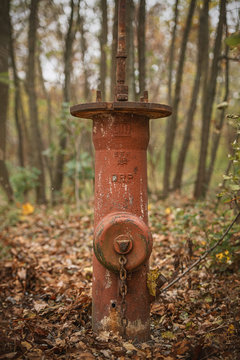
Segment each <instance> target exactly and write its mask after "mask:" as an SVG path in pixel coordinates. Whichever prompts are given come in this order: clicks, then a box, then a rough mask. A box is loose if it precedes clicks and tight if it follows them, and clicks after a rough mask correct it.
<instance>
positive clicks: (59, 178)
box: [53, 0, 80, 193]
mask: <svg viewBox="0 0 240 360" xmlns="http://www.w3.org/2000/svg"><path fill="white" fill-rule="evenodd" d="M79 6H80V0H78V5H77V14H78V11H79ZM70 7H71V13H70V16H69V21H68V31H67V34H66V38H65V51H64V85H63V110H64V108H66V105H68V104H69V102H70V85H71V73H72V61H71V60H72V54H73V41H74V38H75V34H76V24H75V22H74V21H75V20H74V15H75V11H76V6H75V3H74V0H70ZM64 115H65V116H66V112H65V113H64ZM66 146H67V128H66V126H65V123H64V122H63V123H62V124H61V128H60V138H59V151H58V154H57V159H56V167H55V173H54V180H53V188H54V192H57V193H58V192H60V191H61V189H62V184H63V167H64V157H65V156H64V155H65V154H64V152H65V149H66Z"/></svg>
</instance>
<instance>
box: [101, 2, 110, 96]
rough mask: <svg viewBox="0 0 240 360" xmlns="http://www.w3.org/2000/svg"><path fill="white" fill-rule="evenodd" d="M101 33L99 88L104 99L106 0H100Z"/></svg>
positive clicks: (106, 34)
mask: <svg viewBox="0 0 240 360" xmlns="http://www.w3.org/2000/svg"><path fill="white" fill-rule="evenodd" d="M100 5H101V12H102V18H101V35H100V51H101V58H100V90H101V93H102V99H103V101H105V100H106V78H107V36H108V21H107V1H106V0H101V2H100Z"/></svg>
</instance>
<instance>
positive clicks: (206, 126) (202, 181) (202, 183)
mask: <svg viewBox="0 0 240 360" xmlns="http://www.w3.org/2000/svg"><path fill="white" fill-rule="evenodd" d="M225 11H226V0H221V1H220V15H219V22H218V26H217V34H216V39H215V44H214V51H213V60H212V65H211V72H210V77H209V81H208V85H207V88H206V90H205V96H204V104H203V117H202V130H201V147H200V156H199V162H198V171H197V179H196V184H195V189H194V196H195V198H201V197H202V198H204V197H205V195H206V192H207V182H206V181H207V169H206V162H207V151H208V142H209V133H210V122H211V116H212V108H213V102H214V98H215V92H216V82H217V75H218V61H219V56H220V52H221V42H222V33H223V24H224V14H225Z"/></svg>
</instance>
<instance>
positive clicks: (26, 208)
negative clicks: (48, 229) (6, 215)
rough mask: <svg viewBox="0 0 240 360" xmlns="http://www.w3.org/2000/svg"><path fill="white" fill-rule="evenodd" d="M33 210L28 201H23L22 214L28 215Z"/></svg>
mask: <svg viewBox="0 0 240 360" xmlns="http://www.w3.org/2000/svg"><path fill="white" fill-rule="evenodd" d="M33 212H34V207H33V206H32V205H31V204H30V203H25V204H23V205H22V214H23V215H30V214H32V213H33Z"/></svg>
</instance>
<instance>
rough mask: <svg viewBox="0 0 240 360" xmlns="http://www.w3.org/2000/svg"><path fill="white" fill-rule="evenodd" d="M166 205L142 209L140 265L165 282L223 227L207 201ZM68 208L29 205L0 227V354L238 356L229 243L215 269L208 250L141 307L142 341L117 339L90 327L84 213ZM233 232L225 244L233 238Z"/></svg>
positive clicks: (239, 329) (88, 231) (235, 276)
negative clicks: (146, 314) (144, 240)
mask: <svg viewBox="0 0 240 360" xmlns="http://www.w3.org/2000/svg"><path fill="white" fill-rule="evenodd" d="M176 203H177V206H176ZM172 204H173V205H171V201H168V204H167V206H165V204H164V203H163V202H161V203H160V202H153V203H151V206H150V207H149V218H150V226H151V230H152V232H153V238H154V247H153V253H152V256H151V260H150V265H151V267H152V268H153V269H157V270H156V273H157V271H161V273H162V274H163V275H164V276H165V277H166V278H167V279H168V280H170V279H171V278H173V277H176V276H177V275H178V274H180V273H181V272H182V271H184V269H186V268H187V267H188V266H189V265H190V264H191V262H193V261H194V260H195V258H196V257H197V256H199V255H201V253H202V252H203V251H204V249H205V244H206V242H207V241H209V240H208V239H206V231H209V233H210V232H211V231H212V224H214V230H215V231H219V232H221V230H222V228H223V227H222V225H223V224H221V223H220V221H219V217H218V215H217V214H215V212H214V211H213V210H212V209H211V206H207V207H206V206H204V205H203V206H202V207H201V205H196V204H194V203H191V202H189V201H186V200H185V199H177V202H176V199H174V201H172ZM174 204H175V206H174ZM92 207H93V206H92V203H89V209H92ZM69 213H70V215H68V216H66V214H65V213H64V209H63V208H62V207H61V208H60V207H59V208H55V209H53V210H51V211H49V210H47V209H46V208H44V207H42V208H39V209H37V208H35V209H34V212H31V213H30V214H29V215H27V216H25V217H24V218H23V217H21V218H20V220H19V222H17V223H16V224H15V226H6V227H5V228H4V229H2V231H1V233H0V239H1V243H2V245H1V246H2V248H7V249H8V251H9V253H10V254H8V255H7V256H6V255H5V252H4V256H1V262H0V277H1V282H0V287H1V291H0V301H1V303H0V359H85V360H88V359H119V360H124V359H136V360H138V359H163V360H174V359H188V360H196V359H199V360H200V359H202V360H203V359H209V360H210V359H224V360H228V359H229V360H230V359H231V360H232V359H233V360H235V359H236V360H237V359H239V358H240V341H239V336H240V306H239V305H240V300H239V294H240V291H239V290H240V276H239V271H237V269H238V268H239V263H240V259H239V254H238V249H237V251H236V256H235V257H232V259H231V262H230V263H229V264H227V266H225V267H224V271H222V269H221V267H219V268H218V266H217V264H216V263H214V261H213V257H212V258H211V257H210V258H208V260H207V261H204V263H203V264H201V265H199V266H198V267H197V268H195V269H193V270H192V271H191V272H190V273H189V274H188V275H187V277H186V278H185V279H182V280H181V281H179V282H178V283H177V284H175V285H174V286H173V287H172V288H170V289H168V291H166V293H163V294H161V296H160V297H159V298H158V299H156V300H155V301H154V302H153V304H152V308H151V339H150V340H149V341H148V342H145V343H141V344H138V343H135V342H134V341H127V342H126V340H124V339H122V338H121V337H120V336H118V335H116V334H112V333H109V332H102V333H100V334H94V333H93V332H92V330H91V279H92V263H91V255H92V240H93V214H92V212H91V210H89V211H88V213H87V214H86V211H81V212H79V213H78V214H76V211H74V209H73V211H72V212H71V211H70V212H69ZM225 217H226V218H228V217H227V215H226V216H225ZM239 235H240V231H238V232H237V231H235V232H232V235H231V237H230V238H229V241H233V242H235V243H239V238H240V237H239ZM190 238H191V242H192V245H191V247H192V249H191V251H190V249H189V247H190V245H189V244H190V243H189V239H190ZM2 253H3V252H2V251H1V255H2ZM213 265H214V266H213ZM220 265H221V264H220ZM154 291H155V288H154V290H153V292H154Z"/></svg>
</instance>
